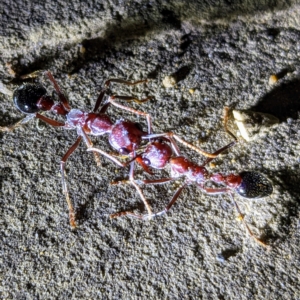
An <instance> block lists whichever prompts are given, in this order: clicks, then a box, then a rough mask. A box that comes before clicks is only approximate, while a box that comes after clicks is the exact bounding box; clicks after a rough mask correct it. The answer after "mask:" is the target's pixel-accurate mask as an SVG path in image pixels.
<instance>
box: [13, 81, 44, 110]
mask: <svg viewBox="0 0 300 300" xmlns="http://www.w3.org/2000/svg"><path fill="white" fill-rule="evenodd" d="M46 94H47V90H46V89H45V88H44V87H43V86H42V85H41V84H38V83H35V84H33V83H26V84H23V85H21V86H20V87H18V88H17V89H16V90H15V91H14V94H13V100H14V103H15V106H16V107H17V108H18V109H19V110H20V111H21V112H22V113H25V114H33V113H36V112H38V111H39V110H40V109H39V107H38V105H37V104H38V102H39V100H40V99H41V98H42V97H43V96H45V95H46Z"/></svg>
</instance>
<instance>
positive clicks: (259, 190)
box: [235, 172, 273, 199]
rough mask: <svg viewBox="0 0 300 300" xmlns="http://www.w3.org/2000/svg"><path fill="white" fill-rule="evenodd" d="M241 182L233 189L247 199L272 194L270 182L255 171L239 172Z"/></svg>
mask: <svg viewBox="0 0 300 300" xmlns="http://www.w3.org/2000/svg"><path fill="white" fill-rule="evenodd" d="M239 176H240V177H241V179H242V182H241V184H240V185H239V186H238V187H237V188H236V189H235V191H236V192H237V193H238V194H239V195H240V196H242V197H244V198H248V199H254V198H263V197H267V196H269V195H271V194H272V192H273V186H272V183H271V182H270V181H269V180H268V179H267V178H266V177H264V176H263V175H262V174H260V173H257V172H242V173H240V174H239Z"/></svg>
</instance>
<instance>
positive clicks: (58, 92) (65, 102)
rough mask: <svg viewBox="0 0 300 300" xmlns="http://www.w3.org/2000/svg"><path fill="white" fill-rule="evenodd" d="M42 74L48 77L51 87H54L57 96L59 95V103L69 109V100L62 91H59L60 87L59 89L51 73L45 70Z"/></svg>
mask: <svg viewBox="0 0 300 300" xmlns="http://www.w3.org/2000/svg"><path fill="white" fill-rule="evenodd" d="M44 74H45V75H46V76H47V77H48V78H49V80H50V81H51V83H52V84H53V87H54V89H55V91H56V93H57V94H58V97H59V99H60V101H61V103H62V104H63V106H64V108H65V109H66V110H68V111H69V110H70V109H71V107H70V104H69V101H68V99H67V97H66V96H65V95H64V93H63V92H62V91H61V89H60V87H59V85H58V83H57V81H56V80H55V79H54V77H53V75H52V73H51V72H50V71H45V73H44Z"/></svg>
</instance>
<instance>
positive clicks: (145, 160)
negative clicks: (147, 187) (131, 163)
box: [143, 157, 151, 166]
mask: <svg viewBox="0 0 300 300" xmlns="http://www.w3.org/2000/svg"><path fill="white" fill-rule="evenodd" d="M143 162H144V164H145V165H146V166H150V165H151V161H150V160H149V159H148V158H146V157H143Z"/></svg>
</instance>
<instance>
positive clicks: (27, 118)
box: [0, 114, 36, 132]
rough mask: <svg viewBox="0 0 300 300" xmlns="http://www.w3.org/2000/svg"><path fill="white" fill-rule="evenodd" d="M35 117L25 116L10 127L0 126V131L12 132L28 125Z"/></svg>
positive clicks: (33, 115)
mask: <svg viewBox="0 0 300 300" xmlns="http://www.w3.org/2000/svg"><path fill="white" fill-rule="evenodd" d="M35 117H36V116H35V114H30V115H28V116H26V117H25V118H24V119H22V120H20V121H18V122H17V123H15V124H13V125H11V126H0V131H5V132H10V131H13V130H14V129H16V128H18V127H20V126H22V125H25V124H26V123H28V122H29V121H30V120H32V119H34V118H35Z"/></svg>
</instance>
